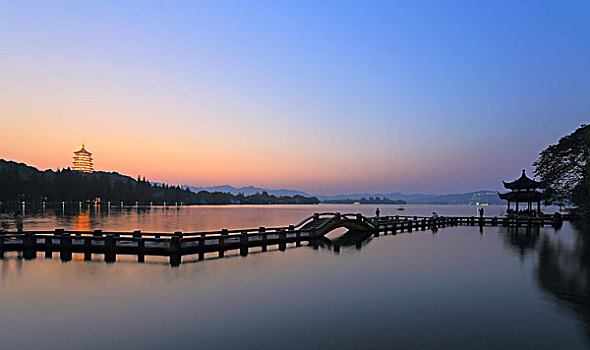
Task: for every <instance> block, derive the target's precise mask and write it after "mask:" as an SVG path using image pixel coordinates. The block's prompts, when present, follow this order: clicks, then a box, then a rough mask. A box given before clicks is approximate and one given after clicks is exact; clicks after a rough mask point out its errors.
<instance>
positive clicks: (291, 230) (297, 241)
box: [289, 225, 301, 247]
mask: <svg viewBox="0 0 590 350" xmlns="http://www.w3.org/2000/svg"><path fill="white" fill-rule="evenodd" d="M289 233H294V234H295V246H296V247H301V232H300V231H299V230H297V231H295V226H293V225H289Z"/></svg>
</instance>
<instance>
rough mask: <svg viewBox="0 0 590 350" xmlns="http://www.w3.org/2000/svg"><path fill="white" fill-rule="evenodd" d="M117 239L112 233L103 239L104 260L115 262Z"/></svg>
mask: <svg viewBox="0 0 590 350" xmlns="http://www.w3.org/2000/svg"><path fill="white" fill-rule="evenodd" d="M116 248H117V241H116V238H115V235H114V234H111V233H109V234H107V236H106V237H105V240H104V261H105V262H108V263H110V262H115V261H116V260H117V251H116Z"/></svg>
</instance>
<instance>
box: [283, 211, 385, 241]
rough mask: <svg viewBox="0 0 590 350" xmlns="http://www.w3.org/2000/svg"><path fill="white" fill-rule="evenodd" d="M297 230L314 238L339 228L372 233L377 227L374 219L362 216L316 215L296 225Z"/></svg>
mask: <svg viewBox="0 0 590 350" xmlns="http://www.w3.org/2000/svg"><path fill="white" fill-rule="evenodd" d="M295 228H296V229H298V230H299V231H301V232H307V233H308V234H309V236H310V237H313V236H324V235H326V234H328V233H330V232H332V231H334V230H335V229H338V228H346V229H349V230H353V231H365V232H372V231H374V230H376V229H377V226H376V224H375V223H374V222H373V220H372V219H370V218H367V217H366V216H363V215H362V214H340V213H315V214H313V215H312V216H310V217H308V218H305V219H304V220H303V221H301V222H300V223H298V224H297V225H295Z"/></svg>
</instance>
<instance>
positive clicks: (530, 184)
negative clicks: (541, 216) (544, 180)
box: [498, 169, 543, 214]
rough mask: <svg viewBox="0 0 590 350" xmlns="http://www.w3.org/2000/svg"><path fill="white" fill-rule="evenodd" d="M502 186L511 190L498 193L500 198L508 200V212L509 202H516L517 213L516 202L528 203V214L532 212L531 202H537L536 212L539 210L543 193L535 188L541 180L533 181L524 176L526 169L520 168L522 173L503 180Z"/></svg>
mask: <svg viewBox="0 0 590 350" xmlns="http://www.w3.org/2000/svg"><path fill="white" fill-rule="evenodd" d="M502 183H503V184H504V188H506V189H508V190H511V191H510V192H507V193H500V192H498V195H499V196H500V199H504V200H506V201H508V213H510V212H511V209H510V203H516V209H515V211H516V214H518V213H519V211H518V210H519V208H518V203H528V210H527V213H528V214H532V213H533V203H537V213H540V212H541V199H542V196H543V194H542V193H541V192H539V191H537V189H539V188H541V182H539V181H535V180H533V179H531V178H529V177H528V176H526V171H525V170H524V169H523V170H522V175H521V176H520V177H519V178H518V179H516V180H514V181H512V182H504V181H502Z"/></svg>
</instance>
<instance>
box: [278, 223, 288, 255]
mask: <svg viewBox="0 0 590 350" xmlns="http://www.w3.org/2000/svg"><path fill="white" fill-rule="evenodd" d="M279 250H280V251H282V252H284V251H285V250H287V232H285V229H279Z"/></svg>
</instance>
